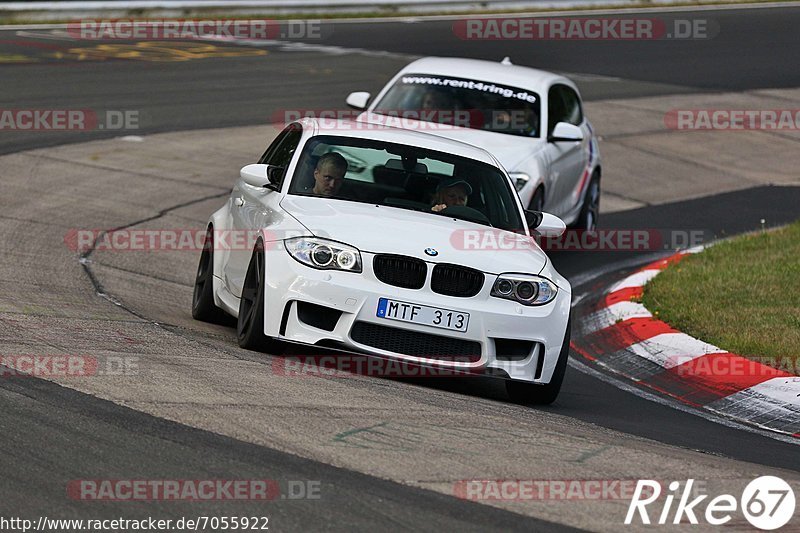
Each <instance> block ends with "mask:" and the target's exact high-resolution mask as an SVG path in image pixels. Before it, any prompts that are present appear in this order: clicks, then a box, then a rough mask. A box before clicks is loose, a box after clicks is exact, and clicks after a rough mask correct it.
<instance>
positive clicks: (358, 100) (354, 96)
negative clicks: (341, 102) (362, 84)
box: [345, 91, 372, 111]
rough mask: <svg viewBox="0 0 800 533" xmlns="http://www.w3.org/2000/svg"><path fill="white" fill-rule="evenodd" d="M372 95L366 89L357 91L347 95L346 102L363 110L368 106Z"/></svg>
mask: <svg viewBox="0 0 800 533" xmlns="http://www.w3.org/2000/svg"><path fill="white" fill-rule="evenodd" d="M370 96H372V95H371V94H369V93H368V92H366V91H357V92H354V93H350V94H349V95H347V99H346V100H345V103H346V104H347V105H349V106H350V107H352V108H353V109H357V110H359V111H361V110H364V109H366V108H367V104H368V103H369V97H370Z"/></svg>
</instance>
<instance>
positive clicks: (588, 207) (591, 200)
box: [574, 171, 600, 231]
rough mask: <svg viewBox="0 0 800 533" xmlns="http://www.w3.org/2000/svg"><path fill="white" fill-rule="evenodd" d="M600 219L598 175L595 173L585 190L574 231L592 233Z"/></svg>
mask: <svg viewBox="0 0 800 533" xmlns="http://www.w3.org/2000/svg"><path fill="white" fill-rule="evenodd" d="M599 218H600V175H599V174H598V173H597V171H595V172H594V173H593V174H592V179H591V180H589V186H588V187H587V189H586V197H585V198H584V199H583V206H581V212H580V214H579V215H578V220H576V221H575V225H574V227H575V229H581V230H586V231H594V230H596V229H597V221H598V219H599Z"/></svg>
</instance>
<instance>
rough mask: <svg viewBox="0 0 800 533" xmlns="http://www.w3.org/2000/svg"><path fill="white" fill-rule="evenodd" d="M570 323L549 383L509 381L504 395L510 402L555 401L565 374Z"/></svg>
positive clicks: (543, 402) (535, 402)
mask: <svg viewBox="0 0 800 533" xmlns="http://www.w3.org/2000/svg"><path fill="white" fill-rule="evenodd" d="M571 322H572V321H571V320H570V321H568V322H567V331H566V333H565V334H564V342H563V343H562V344H561V352H560V353H559V354H558V362H557V363H556V368H555V370H554V371H553V377H552V378H550V383H548V384H547V385H536V384H535V383H529V382H527V381H517V380H513V379H509V380H507V381H506V393H507V394H508V397H509V398H510V399H511V401H512V402H514V403H520V404H523V405H550V404H551V403H553V402H554V401H555V400H556V398H557V397H558V393H559V392H560V391H561V384H562V383H563V382H564V374H566V372H567V360H568V359H569V341H570V336H571V332H570V330H571Z"/></svg>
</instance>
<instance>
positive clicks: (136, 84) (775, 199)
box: [0, 8, 800, 531]
mask: <svg viewBox="0 0 800 533" xmlns="http://www.w3.org/2000/svg"><path fill="white" fill-rule="evenodd" d="M677 16H680V15H677ZM696 16H706V15H705V14H699V15H698V14H697V13H691V14H687V15H686V17H687V18H688V17H696ZM707 17H708V18H711V19H714V20H716V21H717V22H718V23H719V26H720V28H721V29H722V31H721V32H720V34H719V35H718V36H717V37H716V38H715V39H713V40H712V41H711V42H710V43H705V44H706V45H707V46H702V47H700V46H697V43H693V42H692V41H686V42H647V43H585V42H584V43H581V42H575V43H535V44H531V43H526V42H502V43H501V42H489V43H485V42H484V43H471V42H463V41H459V40H458V39H455V38H454V37H453V36H452V32H451V31H450V26H451V24H452V23H451V22H418V23H415V24H402V23H377V24H374V25H361V24H337V25H336V27H335V31H334V32H333V34H332V35H331V36H330V37H329V39H327V40H326V42H325V43H324V44H325V45H326V46H327V45H332V46H342V47H346V48H360V49H368V50H373V51H389V52H392V53H397V54H408V55H433V54H435V55H463V56H470V57H479V58H491V59H496V58H499V56H505V55H509V56H511V57H512V58H514V60H515V62H518V63H520V64H528V65H536V66H540V67H543V68H548V69H555V70H563V71H569V72H579V73H586V74H594V75H597V76H598V78H596V79H591V78H587V79H586V80H585V81H583V82H580V81H579V84H580V85H581V87H582V90H583V92H584V94H585V96H586V98H587V99H589V100H591V99H599V98H610V97H627V96H630V97H633V96H644V95H655V94H678V93H688V92H698V90H708V91H723V90H724V91H736V90H747V89H755V88H770V87H792V86H798V85H800V71H798V70H797V69H795V68H790V67H789V66H788V65H787V61H788V58H791V57H796V56H797V55H798V53H799V52H800V50H799V49H800V40H798V39H797V38H796V32H795V30H796V28H797V27H798V26H800V9H795V8H773V9H763V10H762V9H754V10H726V11H713V12H709V13H708V14H707ZM31 43H36V44H35V45H32V44H31ZM42 43H46V45H49V46H50V48H47V46H45V47H42V46H41V44H42ZM53 46H56V47H60V48H61V49H63V48H64V47H67V46H69V47H74V46H78V47H81V46H88V45H87V44H85V43H78V44H77V45H76V44H74V43H64V42H61V41H57V40H51V41H47V40H42V39H35V38H32V37H25V36H19V35H17V34H16V33H15V32H8V31H5V32H0V53H9V54H10V53H23V54H27V55H28V56H29V57H30V58H35V59H37V61H38V62H26V63H23V64H17V65H11V64H5V65H2V66H0V76H1V77H2V84H3V91H2V94H0V107H3V108H9V107H34V108H35V107H41V108H55V107H63V108H75V107H86V108H92V109H131V108H133V109H140V110H142V112H143V115H144V116H145V117H146V121H145V122H144V123H143V127H142V130H141V133H142V134H148V133H153V132H159V131H171V130H184V129H198V128H208V127H221V126H235V125H247V124H254V123H263V122H265V121H266V120H265V118H266V117H269V116H271V115H272V114H273V113H274V112H275V111H276V110H279V109H288V108H325V107H334V108H336V107H340V106H341V101H342V100H343V98H344V96H345V95H346V94H347V92H349V91H350V90H353V89H356V88H363V89H367V90H373V91H374V90H375V89H377V88H378V87H380V85H381V82H382V81H383V80H385V79H386V77H387V76H388V75H390V74H391V73H393V72H394V71H395V70H396V69H397V68H398V67H399V66H401V65H402V64H404V63H405V62H406V61H407V58H404V57H403V56H395V55H389V56H386V58H385V60H384V61H383V67H382V68H381V69H372V70H370V71H369V72H364V71H363V69H361V68H359V67H360V65H359V55H358V54H343V55H341V56H337V55H332V54H331V53H330V51H329V50H324V51H313V50H309V49H300V50H296V51H288V50H282V49H280V48H271V49H269V53H268V55H266V56H263V57H225V58H212V59H204V60H198V61H188V62H184V63H139V62H130V61H125V60H108V61H103V62H84V61H70V60H64V59H61V60H55V59H52V58H50V57H49V56H47V54H49V53H51V52H53V50H56V49H55V48H53ZM220 46H223V45H220ZM565 65H568V67H565ZM605 77H613V78H623V79H624V80H623V81H609V80H608V79H606V78H605ZM114 135H116V134H115V133H113V132H91V133H82V134H80V135H79V136H76V134H74V133H47V134H42V135H31V134H24V133H17V134H6V133H3V134H0V153H12V152H16V151H20V150H24V149H29V148H35V147H42V146H53V145H58V144H64V143H71V142H83V141H86V140H91V139H95V138H103V137H108V136H114ZM798 205H800V189H798V188H776V187H760V188H757V189H749V190H745V191H740V192H735V193H727V194H724V195H717V196H713V197H707V198H701V199H698V200H690V201H686V202H678V203H672V204H665V205H660V206H649V207H645V208H641V209H636V210H631V211H625V212H620V213H614V214H610V215H605V216H604V217H603V219H602V224H603V225H604V226H606V227H610V228H613V227H620V228H629V227H648V228H661V227H663V228H671V229H679V228H681V227H685V228H687V229H695V228H698V227H702V228H705V229H706V230H708V232H709V233H710V234H713V235H715V236H724V235H733V234H736V233H741V232H744V231H750V230H753V229H756V228H757V227H758V220H759V219H760V218H762V217H763V214H764V213H765V212H768V213H769V214H770V219H769V220H770V224H771V225H779V224H782V223H786V222H789V221H791V220H794V219H796V218H797V217H798V214H799V213H798V207H797V206H798ZM553 259H554V262H556V264H557V266H558V268H559V270H560V271H561V272H562V273H564V274H565V275H567V276H568V277H570V278H572V279H586V277H587V276H588V274H590V273H591V272H596V271H608V272H609V276H611V277H613V276H615V275H619V274H620V273H622V272H624V266H625V265H627V267H628V268H632V262H633V261H635V260H636V258H635V257H632V254H631V256H627V255H626V254H600V253H598V254H594V255H589V254H585V255H580V256H579V255H577V254H574V253H562V254H555V256H554V258H553ZM615 265H619V266H620V268H615ZM604 279H607V278H599V279H593V280H590V281H587V282H586V283H585V284H584V285H583V286H578V287H576V290H575V294H576V295H578V294H580V292H581V290H590V289H592V288H594V287H596V286H597V284H598V283H602V281H603V280H604ZM98 305H104V303H103V302H98ZM425 386H430V385H428V384H426V385H425ZM434 386H435V387H441V388H443V389H444V390H446V391H451V392H452V393H454V394H458V393H463V394H473V395H475V396H477V397H482V398H488V399H490V400H491V399H497V400H500V401H502V394H501V393H499V392H498V391H497V390H496V388H494V389H493V388H492V387H491V386H486V387H484V388H479V389H478V390H477V391H476V390H472V391H470V390H467V388H466V387H465V386H464V385H462V384H459V383H455V384H453V383H445V384H441V385H439V384H436V385H434ZM469 387H470V388H471V387H472V384H471V383H470V384H469ZM0 397H2V402H3V408H2V409H0V428H2V434H3V442H4V449H5V450H6V451H5V460H4V461H3V466H2V467H1V469H2V476H3V479H4V481H3V483H2V484H0V501H2V502H3V503H2V504H1V505H0V507H1V508H2V509H3V514H4V515H7V514H9V513H11V511H12V510H13V513H12V514H17V515H19V514H28V515H38V514H47V513H50V515H52V516H54V515H59V516H62V517H69V516H71V515H76V516H77V515H78V513H79V511H76V508H75V507H74V506H73V505H71V502H69V500H67V499H65V498H64V497H63V487H64V483H65V480H69V479H74V478H78V477H86V472H87V471H90V472H95V473H96V477H98V478H100V477H106V478H113V477H114V473H115V472H124V473H125V476H124V477H134V478H135V477H138V478H183V479H199V478H203V477H230V478H251V477H272V478H276V479H319V480H322V483H323V486H324V487H327V488H328V490H326V491H325V494H326V495H329V494H333V495H334V496H333V497H326V499H325V500H324V501H320V502H315V501H307V500H301V501H296V502H293V501H281V502H276V503H275V504H273V505H271V506H270V508H269V516H270V517H271V519H273V518H274V520H275V522H276V523H277V524H280V530H297V529H300V528H302V529H304V530H305V529H319V530H327V529H330V530H336V529H342V528H344V527H347V528H348V529H357V530H366V529H374V528H386V527H393V528H401V529H412V528H413V529H423V530H441V529H443V528H446V529H456V528H458V529H464V530H477V529H497V530H517V529H520V530H521V529H525V530H537V531H544V530H548V529H552V530H559V529H564V528H562V527H560V526H556V525H553V524H549V523H546V522H540V521H536V520H534V519H531V518H528V517H523V516H521V515H517V514H514V513H510V512H507V511H501V510H498V509H494V508H491V507H488V506H479V505H477V504H474V503H470V502H466V501H463V500H459V499H456V498H453V497H447V496H443V495H441V494H439V493H435V492H431V491H426V490H422V489H416V488H411V487H408V486H405V485H401V484H398V483H394V482H390V481H385V480H381V479H377V478H375V477H371V476H367V475H364V474H359V473H355V472H351V471H348V470H344V469H340V468H335V467H332V466H329V465H326V464H322V463H318V462H315V461H311V460H306V459H301V458H298V457H296V456H293V455H290V454H286V453H283V452H279V451H275V450H271V449H269V448H266V447H263V446H256V445H252V444H247V443H244V442H241V441H237V440H235V439H231V438H228V437H223V436H219V435H215V434H213V433H209V432H205V431H201V430H197V429H193V428H189V427H187V426H182V425H180V424H176V423H173V422H167V421H164V420H161V419H158V418H154V417H151V416H149V415H145V414H142V413H139V412H137V411H133V410H131V409H127V408H125V407H121V406H118V405H115V404H112V403H110V402H106V401H103V400H99V399H97V398H92V397H90V396H87V395H84V394H81V393H78V392H75V391H72V390H69V389H66V388H63V387H60V386H58V385H55V384H52V383H48V382H44V381H41V380H36V379H3V380H0ZM549 409H552V410H554V411H556V412H557V413H558V414H559V415H566V416H568V417H574V418H575V419H577V420H581V421H585V422H590V423H593V424H596V425H598V426H601V427H607V428H610V429H615V430H619V431H621V432H624V433H629V434H631V435H636V436H640V437H645V438H649V439H653V440H656V441H659V442H662V443H665V444H670V445H674V446H679V447H684V448H688V449H692V450H699V451H702V452H705V453H708V454H712V455H721V456H726V457H731V458H735V459H740V460H743V461H748V462H752V463H757V464H762V465H768V466H773V467H779V468H785V469H790V470H794V471H800V454H798V453H797V448H796V446H794V445H791V444H786V443H783V442H779V441H776V440H772V439H770V438H767V437H764V436H762V435H759V434H755V433H750V432H746V431H742V430H739V429H735V428H730V427H726V426H723V425H720V424H717V423H715V422H712V421H708V420H706V419H703V418H700V417H698V416H694V415H692V414H689V413H686V412H682V411H678V410H675V409H672V408H671V407H669V406H665V405H662V404H659V403H654V402H651V401H648V400H646V399H643V398H640V397H638V396H635V395H632V394H630V393H628V392H625V391H623V390H620V389H619V388H617V387H615V386H613V385H611V384H609V383H607V382H605V381H600V380H598V379H596V378H594V377H590V376H589V375H587V374H584V373H581V372H578V371H575V370H574V369H571V370H570V371H569V373H568V377H567V380H566V382H565V385H564V388H563V391H562V395H561V396H560V398H559V401H558V403H557V405H555V406H553V407H550V408H546V409H545V411H547V410H549ZM647 421H657V423H648V422H647ZM265 469H266V470H267V471H268V472H269V475H268V476H265ZM210 473H211V474H210ZM214 473H216V474H217V476H214V475H213V474H214ZM120 477H123V476H120ZM179 505H182V506H183V507H179V506H176V505H174V504H170V505H169V506H159V504H152V503H141V504H134V505H130V504H128V505H126V506H125V511H126V514H127V513H128V512H129V511H130V514H132V515H133V514H141V515H144V514H149V515H159V514H161V515H162V516H166V515H169V516H173V515H181V514H186V515H189V514H191V513H192V512H193V510H194V509H193V508H192V506H191V504H179ZM236 505H239V504H224V505H223V504H220V506H219V508H218V509H215V508H213V507H211V508H209V507H206V508H204V514H209V515H213V514H215V513H216V514H218V515H220V514H227V515H229V516H230V515H233V514H234V512H235V511H241V512H240V513H239V514H251V513H257V511H258V510H254V508H253V505H252V504H240V506H239V507H236ZM160 511H163V513H161V512H160ZM118 512H119V507H118V506H116V505H115V504H100V505H98V506H97V507H95V508H94V509H93V512H92V515H93V517H104V516H108V517H112V516H116V515H117V514H118Z"/></svg>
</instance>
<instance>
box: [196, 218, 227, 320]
mask: <svg viewBox="0 0 800 533" xmlns="http://www.w3.org/2000/svg"><path fill="white" fill-rule="evenodd" d="M192 318H194V319H195V320H202V321H203V322H211V323H212V324H224V323H226V322H229V321H230V317H229V316H228V315H227V314H225V312H224V311H223V310H222V309H220V308H219V307H217V306H216V305H215V304H214V229H213V228H212V227H211V226H209V227H208V229H207V230H206V238H205V242H204V243H203V251H202V252H201V253H200V263H199V264H198V265H197V276H196V277H195V280H194V292H193V293H192Z"/></svg>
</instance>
